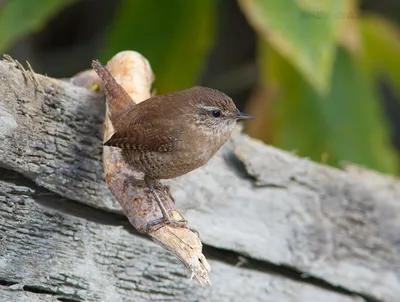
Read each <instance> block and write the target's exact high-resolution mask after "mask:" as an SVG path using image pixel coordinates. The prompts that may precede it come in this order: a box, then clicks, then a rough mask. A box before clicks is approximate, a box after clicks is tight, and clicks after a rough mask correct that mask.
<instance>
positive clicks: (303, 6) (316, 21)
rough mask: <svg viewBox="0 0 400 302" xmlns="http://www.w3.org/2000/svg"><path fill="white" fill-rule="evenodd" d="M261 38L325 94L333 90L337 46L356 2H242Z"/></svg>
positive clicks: (289, 0)
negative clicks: (332, 82)
mask: <svg viewBox="0 0 400 302" xmlns="http://www.w3.org/2000/svg"><path fill="white" fill-rule="evenodd" d="M239 2H240V3H241V6H242V8H243V11H244V12H245V14H246V16H247V19H248V20H249V22H250V23H251V24H253V26H254V28H255V29H256V30H257V31H258V33H259V35H260V36H261V37H262V38H264V40H266V41H268V42H269V43H270V45H272V46H273V47H274V48H275V49H276V50H277V51H278V52H279V53H280V54H281V55H283V56H285V57H286V59H287V60H289V61H290V62H291V63H292V64H293V65H294V66H295V67H296V68H297V69H298V70H299V71H300V73H301V74H302V75H303V76H304V77H305V78H306V79H307V81H308V82H309V83H310V84H311V85H312V86H313V87H314V88H315V89H316V90H317V91H318V92H320V93H321V94H323V93H327V92H328V90H329V83H330V76H331V71H332V64H333V59H334V57H335V49H336V43H337V41H338V40H339V38H340V37H339V36H340V31H341V29H342V25H343V24H344V21H345V20H346V18H348V17H349V16H348V14H349V13H350V11H351V9H352V7H353V5H352V2H353V0H325V1H320V0H268V1H264V0H240V1H239Z"/></svg>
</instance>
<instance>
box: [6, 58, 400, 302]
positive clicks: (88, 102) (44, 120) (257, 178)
mask: <svg viewBox="0 0 400 302" xmlns="http://www.w3.org/2000/svg"><path fill="white" fill-rule="evenodd" d="M37 78H38V80H39V81H40V83H41V85H42V86H43V88H44V91H45V92H46V95H44V94H43V93H40V92H37V91H36V90H35V87H34V85H33V84H31V83H30V82H29V81H25V80H24V77H23V75H22V74H21V71H19V70H17V69H15V68H14V67H12V66H11V65H9V64H6V63H4V62H0V94H1V95H2V99H1V101H0V139H1V140H2V144H1V145H0V166H1V167H4V168H7V169H9V170H12V171H17V172H18V173H20V174H21V175H23V176H25V177H26V178H28V179H31V180H33V181H34V182H35V184H36V185H37V186H38V187H40V188H46V189H48V190H49V191H51V192H54V193H56V194H58V198H54V199H53V200H52V201H51V202H49V204H52V203H54V204H57V203H61V202H62V200H63V198H64V199H71V200H75V201H77V202H78V203H80V204H86V205H88V206H89V207H87V211H95V209H93V208H97V209H100V210H99V212H104V213H107V212H115V213H122V212H121V209H120V207H119V206H118V205H117V203H116V202H115V201H114V200H113V198H112V196H111V194H110V193H109V191H108V189H107V187H106V186H105V183H104V179H103V171H102V166H101V162H100V160H101V127H102V126H101V125H102V122H103V116H104V109H103V108H104V102H103V100H102V97H101V96H99V95H98V94H95V93H92V92H89V91H88V90H86V89H83V88H78V87H74V86H72V85H70V84H68V83H64V82H60V81H57V80H53V79H49V78H45V77H41V76H37ZM2 171H3V172H4V171H7V170H2ZM0 173H1V172H0ZM4 173H6V172H4ZM7 173H8V172H7ZM166 183H168V184H170V185H171V192H172V194H173V196H174V197H175V199H176V203H177V205H178V208H179V209H180V210H181V213H182V214H184V216H185V218H187V219H188V220H189V222H190V225H191V226H193V227H195V228H196V229H197V230H198V231H199V233H200V235H201V239H202V241H203V243H204V244H205V245H207V246H208V247H209V248H211V249H213V248H216V249H223V250H229V251H233V252H235V253H238V254H241V255H244V256H245V257H247V258H249V259H250V261H251V259H258V260H260V261H261V262H265V263H268V264H271V265H274V266H276V267H280V266H281V265H284V266H286V267H289V268H292V269H294V270H297V271H299V272H300V273H303V274H305V275H306V276H310V275H311V276H315V277H317V278H318V279H320V280H324V281H326V282H327V283H329V284H332V285H334V286H340V287H342V288H344V289H346V290H348V291H352V292H354V293H355V294H358V295H359V296H360V295H362V296H364V297H371V298H373V299H375V300H378V301H388V302H392V301H393V302H395V301H398V297H399V296H400V281H399V279H400V243H399V242H400V235H399V234H400V217H399V216H400V203H399V201H400V182H399V181H398V180H397V179H394V178H391V177H387V176H384V175H379V174H377V173H374V172H370V171H366V170H362V169H358V168H352V169H351V170H350V171H341V170H337V169H332V168H329V167H324V166H321V165H318V164H315V163H312V162H310V161H308V160H306V159H301V158H297V157H296V156H293V155H292V154H289V153H286V152H282V151H280V150H277V149H275V148H272V147H268V146H265V145H264V144H262V143H260V142H257V141H255V140H252V139H249V138H247V137H246V136H245V135H243V134H241V133H240V132H239V131H237V132H236V133H235V134H234V136H233V139H232V140H230V141H229V143H228V144H226V145H225V146H224V147H223V148H222V149H221V150H220V152H218V153H217V155H216V157H215V158H213V159H212V160H211V161H210V162H209V163H208V164H207V165H206V166H205V167H204V168H201V169H199V170H196V171H194V172H192V173H190V174H188V175H186V176H183V177H181V178H179V179H176V180H171V181H168V182H166ZM7 185H8V186H11V188H12V189H11V192H9V193H7V194H8V197H6V200H7V201H5V199H4V197H3V199H1V202H0V204H1V206H2V208H4V207H5V208H6V210H7V209H8V210H7V211H11V210H10V207H11V208H12V209H15V211H22V213H21V214H20V215H19V216H18V215H17V214H15V213H14V212H11V213H12V214H8V215H9V216H7V217H6V216H5V215H6V214H4V213H2V214H1V217H2V218H1V219H0V222H1V225H2V227H1V231H3V232H11V233H12V230H17V232H16V233H15V234H16V235H15V236H17V235H18V234H19V235H18V236H22V235H21V234H23V233H26V235H27V236H28V237H26V238H25V239H23V238H22V237H16V238H14V239H12V238H13V237H10V238H11V239H3V240H2V241H1V242H2V243H4V240H12V243H13V245H10V241H7V244H5V245H4V244H3V245H2V246H3V249H4V246H5V247H6V250H3V251H4V253H3V254H0V255H3V256H2V258H0V261H2V262H1V263H2V264H3V266H1V269H0V274H2V277H1V278H6V279H4V280H7V278H9V279H10V280H11V281H12V280H14V279H13V278H11V277H12V276H16V278H15V280H16V282H22V283H23V284H36V285H37V284H47V283H46V282H47V281H46V279H45V276H53V274H54V275H55V276H56V278H59V274H60V272H62V273H68V274H73V275H74V276H75V274H78V272H80V274H82V275H85V274H87V275H85V276H86V279H84V280H86V281H85V282H88V283H87V284H89V285H82V286H81V287H83V289H82V292H84V294H82V297H86V296H87V297H89V298H90V297H92V298H90V299H92V300H93V301H95V300H96V299H97V298H96V297H94V296H90V295H95V294H98V293H100V294H101V295H113V294H114V293H116V295H120V299H121V300H123V301H129V300H125V299H128V297H129V299H130V298H131V297H132V299H133V297H137V299H139V300H140V299H141V298H143V297H144V296H146V297H147V298H148V297H150V296H149V295H153V291H155V292H154V297H155V298H156V299H158V298H157V297H163V298H164V297H166V296H168V294H166V293H165V292H168V290H166V288H169V287H171V288H172V289H173V290H176V291H177V294H176V295H175V296H174V298H171V299H172V300H178V299H180V298H182V297H185V295H186V297H194V298H193V299H194V300H196V299H197V301H202V300H204V301H213V299H214V298H215V299H216V297H218V295H222V294H226V295H228V294H229V291H232V293H233V294H232V296H227V297H226V299H225V300H226V301H228V300H229V299H231V298H232V299H231V301H234V297H236V296H237V297H242V298H243V296H240V295H241V291H243V292H246V293H247V295H250V301H257V299H260V297H262V298H261V299H260V301H267V299H268V298H269V297H272V298H271V301H348V299H353V298H350V297H349V296H346V295H340V294H338V293H335V292H333V290H334V289H333V288H330V289H326V288H322V287H318V286H316V285H312V284H311V283H313V281H312V280H310V281H309V283H310V284H308V283H307V279H306V280H304V281H305V282H297V281H296V282H294V281H293V280H290V279H289V278H287V276H286V275H285V274H284V273H282V275H280V274H278V275H275V274H270V273H267V272H259V271H253V270H250V271H248V270H247V269H244V268H236V267H233V266H232V265H228V264H226V263H220V261H216V262H213V261H211V265H212V267H213V271H212V275H211V278H212V282H213V284H214V285H213V287H211V288H210V289H207V290H201V289H198V288H197V287H195V286H192V285H191V284H192V283H190V281H189V280H187V277H186V275H185V274H184V268H183V266H181V265H179V263H178V261H177V260H175V259H174V258H173V257H172V256H170V255H169V254H168V253H167V252H165V251H163V250H162V249H161V248H159V247H157V246H155V245H154V244H153V243H151V242H150V241H147V240H145V239H143V238H142V237H139V236H137V235H136V234H132V233H131V232H129V231H127V230H126V229H122V228H121V227H118V226H117V225H118V223H116V224H117V225H115V223H114V224H113V225H108V224H107V223H103V222H101V221H95V222H90V221H87V219H86V218H76V217H75V218H74V217H71V215H70V214H66V213H65V212H66V210H65V209H62V210H59V211H57V212H56V214H54V215H55V216H56V217H58V218H52V217H53V216H52V215H53V214H47V216H49V217H48V218H46V217H47V216H46V214H45V213H47V210H46V207H47V206H46V207H43V206H42V204H43V200H44V197H43V196H40V197H39V196H38V197H35V198H32V197H27V198H28V199H29V200H30V201H29V202H27V201H26V204H25V205H24V204H20V203H21V201H19V200H20V197H21V196H22V195H28V196H29V194H30V193H27V194H21V193H18V191H17V192H16V193H13V190H15V189H14V188H13V186H14V185H15V184H13V183H12V182H11V183H10V181H8V184H7ZM3 186H4V184H3ZM27 187H28V189H29V188H30V187H31V186H27ZM30 189H31V188H30ZM24 190H26V189H24ZM0 192H1V190H0ZM9 196H11V197H9ZM10 198H11V199H12V200H14V199H15V202H14V201H11V204H12V206H10V205H9V204H10V201H9V199H10ZM24 198H25V197H24ZM27 205H29V208H28V209H26V208H25V207H26V206H27ZM77 205H78V204H72V205H71V207H75V206H77ZM2 211H4V209H3V210H2ZM13 211H14V210H13ZM52 213H53V212H52ZM16 215H17V216H16ZM108 215H111V216H112V215H114V214H108ZM78 216H79V215H78ZM106 216H107V215H106ZM118 217H119V216H118ZM121 217H122V216H121ZM117 220H118V219H117ZM4 221H5V222H4ZM19 221H22V224H18V222H19ZM44 221H46V222H47V221H49V222H48V223H43V222H44ZM52 221H53V222H52ZM60 221H61V222H60ZM122 224H123V222H122V220H121V225H122ZM63 233H67V235H65V234H63ZM68 234H70V235H68ZM46 236H47V237H46ZM42 237H44V238H42ZM6 238H9V237H8V236H6ZM27 238H28V239H29V238H30V239H29V240H28V239H27ZM75 238H76V241H75ZM49 240H50V243H51V244H50V245H49ZM119 240H120V241H121V242H120V241H119ZM31 242H34V243H32V244H33V247H32V248H30V247H29V245H30V244H31ZM58 243H60V245H58ZM124 244H125V245H124ZM120 245H121V247H120ZM142 245H143V248H142ZM88 246H89V247H90V248H88ZM133 246H134V247H135V248H133ZM96 247H98V249H99V252H98V253H97V254H96V253H95V252H93V250H94V249H95V248H96ZM139 247H140V248H139ZM86 248H88V249H89V252H88V250H86ZM10 249H11V250H10ZM107 249H108V250H107ZM119 249H121V252H122V253H124V254H127V255H128V256H127V258H128V260H126V259H125V258H124V259H123V260H118V256H114V254H117V252H116V251H117V250H119ZM107 251H109V253H110V254H111V255H112V256H110V259H108V260H107V253H108V252H107ZM24 252H25V253H26V255H25V256H23V255H22V254H21V253H24ZM135 253H138V254H137V255H136V254H135ZM12 254H14V258H13V261H14V262H8V261H11V260H10V259H11V258H7V257H10V256H4V255H12ZM38 255H39V256H40V257H39V256H38ZM96 257H98V258H96ZM123 257H125V256H123ZM129 257H130V258H129ZM135 257H136V258H135ZM53 259H57V261H58V262H60V263H62V265H61V266H59V267H57V265H58V264H57V261H56V260H54V262H52V261H53ZM59 259H62V261H61V260H59ZM82 259H84V260H85V261H83V260H82ZM96 259H100V260H96ZM132 259H133V260H132ZM119 261H121V262H119ZM97 262H99V263H97ZM102 262H105V263H106V264H102ZM128 262H129V263H128ZM4 263H5V266H4ZM7 263H8V264H7ZM10 263H12V265H11V264H10ZM17 263H19V264H18V265H17ZM149 263H153V264H149ZM23 265H26V269H25V268H24V267H23ZM146 265H149V267H150V270H151V272H152V274H155V275H156V276H158V275H157V274H161V273H159V270H158V266H157V265H160V266H161V269H160V270H161V271H163V270H164V271H169V270H170V269H171V271H172V272H173V273H172V276H171V275H170V274H168V273H165V272H163V274H167V277H165V275H162V274H161V275H162V276H163V277H160V280H161V281H160V282H161V284H159V283H158V281H157V280H158V279H157V278H155V280H151V281H148V278H147V277H145V276H143V269H144V268H146ZM152 265H154V266H152ZM175 266H176V267H175ZM4 267H7V269H8V271H7V273H5V272H6V271H5V270H4V269H3V268H4ZM37 267H39V268H40V269H41V270H40V272H39V273H38V274H36V273H35V270H36V268H37ZM114 267H118V268H119V269H120V271H118V272H121V271H122V273H121V274H122V275H121V276H122V277H121V280H125V279H128V281H127V282H128V283H129V284H130V285H127V286H126V287H128V289H125V287H124V286H122V289H119V285H118V284H119V283H118V282H120V281H119V277H118V276H119V275H118V274H117V275H116V273H114ZM174 267H175V268H174ZM53 269H54V270H53ZM25 270H27V271H28V272H27V273H24V272H25ZM80 270H82V271H83V272H82V271H80ZM115 270H116V271H117V268H115ZM78 275H79V274H78ZM125 275H128V276H127V277H126V276H125ZM176 275H178V276H176ZM253 275H254V276H253ZM18 276H19V277H18ZM79 276H80V277H79V280H82V277H81V275H79ZM243 276H244V277H243ZM246 276H252V277H249V278H254V280H258V281H257V282H256V281H254V282H255V283H254V285H250V284H252V283H251V282H249V284H248V283H246V282H248V281H246V280H248V279H246V278H247V277H246ZM68 277H70V275H68ZM117 277H118V278H117ZM245 277H246V278H245ZM60 278H61V277H60ZM71 278H72V277H71ZM113 278H117V279H113ZM241 278H242V279H241ZM91 279H93V280H91ZM164 279H168V280H170V281H168V282H167V281H165V282H167V284H168V286H167V285H162V284H164V283H163V282H164V281H163V280H164ZM219 279H221V281H217V283H215V282H216V281H215V280H219ZM31 280H33V281H34V282H33V281H31ZM87 280H89V281H87ZM115 280H117V281H115ZM132 280H136V281H132ZM171 280H172V281H171ZM52 282H53V283H54V284H57V282H60V281H57V282H56V281H54V280H53V281H52V280H50V281H49V287H50V288H51V289H52V290H53V289H54V288H55V287H56V285H54V284H53V283H52ZM74 282H75V281H73V280H72V281H71V282H70V283H72V284H74ZM121 282H122V281H121ZM135 282H138V283H139V284H142V282H144V283H145V284H147V285H146V286H147V289H146V290H145V294H143V296H141V295H142V292H143V290H142V289H141V287H140V286H138V285H137V284H136V283H135ZM236 282H238V283H236ZM281 282H283V283H281ZM67 283H68V282H67ZM70 283H68V284H70ZM78 283H79V282H78ZM122 283H123V282H122ZM0 284H1V283H0ZM82 284H84V283H82ZM110 284H112V285H110ZM238 284H239V285H240V284H247V286H248V287H249V288H250V290H249V291H247V290H246V291H245V289H243V288H242V289H241V290H239V289H236V288H239V285H238ZM69 286H70V287H72V288H73V289H74V290H77V289H76V288H75V285H69ZM252 286H253V287H252ZM67 287H68V286H67ZM105 288H107V289H109V290H107V291H105V290H104V289H105ZM158 288H161V289H160V290H158ZM163 288H164V289H163ZM287 288H289V289H288V290H287ZM0 289H1V290H2V291H4V288H2V287H0ZM162 289H163V290H162ZM135 290H136V291H137V292H138V293H137V296H132V295H133V292H134V291H135ZM258 290H260V291H258ZM104 291H105V293H104ZM305 292H307V294H306V293H305ZM0 293H1V292H0ZM7 293H8V291H7ZM121 293H122V294H121ZM213 293H214V296H212V295H213ZM61 294H62V295H64V294H65V292H62V293H61ZM69 294H70V293H69ZM279 294H280V295H283V296H278V295H279ZM85 295H86V296H85ZM158 295H159V296H158ZM302 295H303V296H302ZM311 295H315V296H314V298H315V299H314V298H312V297H313V296H311ZM103 297H106V296H103ZM152 297H153V296H152ZM168 297H169V296H168ZM223 297H224V296H223ZM297 297H302V298H304V299H300V298H299V299H297ZM305 297H307V299H305ZM329 297H333V298H329ZM89 298H88V299H89ZM224 298H225V297H224ZM329 299H333V300H329ZM334 299H336V300H334ZM0 300H1V299H0ZM189 300H190V299H189ZM194 300H193V301H194ZM223 300H224V299H222V300H218V301H223ZM99 301H100V300H99ZM116 301H117V300H116ZM136 301H138V300H136ZM371 301H372V300H371Z"/></svg>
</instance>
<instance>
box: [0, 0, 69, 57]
mask: <svg viewBox="0 0 400 302" xmlns="http://www.w3.org/2000/svg"><path fill="white" fill-rule="evenodd" d="M72 2H74V0H56V1H54V0H35V1H29V0H8V1H7V2H6V3H5V4H4V5H3V6H2V7H1V8H0V52H3V51H5V50H6V49H7V48H8V47H10V46H11V44H12V43H14V42H15V41H16V40H17V39H18V38H21V37H23V36H24V35H26V34H29V33H31V32H36V31H39V30H40V29H42V27H43V26H44V25H45V24H46V22H47V21H48V20H49V19H50V18H51V17H53V16H54V15H55V14H56V13H57V12H58V11H60V10H62V9H63V8H65V7H66V6H67V5H69V4H71V3H72Z"/></svg>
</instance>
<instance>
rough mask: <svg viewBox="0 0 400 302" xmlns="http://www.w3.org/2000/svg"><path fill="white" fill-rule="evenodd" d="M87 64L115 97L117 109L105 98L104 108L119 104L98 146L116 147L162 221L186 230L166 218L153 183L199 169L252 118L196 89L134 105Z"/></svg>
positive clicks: (221, 97) (222, 97)
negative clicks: (110, 130)
mask: <svg viewBox="0 0 400 302" xmlns="http://www.w3.org/2000/svg"><path fill="white" fill-rule="evenodd" d="M92 66H93V68H94V70H95V71H96V72H97V74H98V75H99V77H100V78H101V79H102V81H103V84H104V87H105V93H106V95H107V96H110V95H111V96H113V97H114V99H115V98H117V100H116V101H114V102H118V104H119V105H118V104H113V103H110V99H112V98H110V97H108V98H107V99H108V106H109V108H110V109H112V107H113V106H114V107H115V106H120V107H121V104H124V105H123V106H125V109H124V110H121V108H118V110H119V112H122V113H120V114H115V113H114V114H113V112H112V110H110V112H111V114H110V119H111V122H112V125H113V127H114V130H115V133H114V134H113V135H112V137H111V138H110V139H109V140H108V141H107V142H105V143H104V145H106V146H113V147H118V148H121V150H122V155H123V156H124V158H125V159H126V161H127V162H128V164H129V165H131V166H132V167H133V168H135V169H137V170H139V171H142V172H144V175H145V176H144V180H145V182H146V184H147V186H148V187H149V190H150V192H151V193H152V194H153V196H154V198H155V199H156V201H157V203H158V205H159V207H160V209H161V212H162V214H163V218H162V220H161V221H162V222H166V223H168V224H170V225H171V226H174V227H187V222H186V221H185V220H179V221H177V220H174V219H172V218H171V217H170V215H169V214H168V212H167V210H166V208H165V206H164V204H163V202H162V201H161V199H160V197H159V196H158V194H157V192H156V189H157V188H158V187H159V186H160V183H159V180H160V179H170V178H175V177H178V176H181V175H184V174H186V173H188V172H191V171H193V170H195V169H197V168H199V167H201V166H203V165H204V164H205V163H206V162H208V161H209V159H210V158H211V157H213V156H214V154H215V153H216V152H217V151H218V149H220V147H221V146H222V145H223V144H224V143H225V142H226V141H227V140H228V139H229V137H230V136H231V133H232V131H233V129H234V127H235V124H236V122H237V121H238V120H240V119H248V118H254V117H252V116H250V115H247V114H245V113H242V112H240V111H239V110H238V109H237V107H236V105H235V104H234V102H233V101H232V99H231V98H230V97H228V96H227V95H226V94H224V93H222V92H220V91H218V90H215V89H211V88H206V87H199V86H196V87H193V88H190V89H186V90H182V91H177V92H172V93H167V94H163V95H157V96H153V97H151V98H149V99H147V100H145V101H143V102H141V103H139V104H134V102H133V101H132V100H131V98H130V96H129V95H128V94H127V93H126V92H125V90H124V89H123V88H122V87H121V86H120V85H119V84H117V82H116V81H115V80H114V78H113V77H112V75H111V74H110V73H109V72H108V70H107V69H106V68H105V67H104V66H102V65H101V64H100V63H99V62H98V61H93V63H92ZM129 104H130V105H129ZM118 110H116V111H118ZM158 223H159V222H157V223H155V224H158Z"/></svg>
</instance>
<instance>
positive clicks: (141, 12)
mask: <svg viewBox="0 0 400 302" xmlns="http://www.w3.org/2000/svg"><path fill="white" fill-rule="evenodd" d="M214 6H215V1H213V0H195V1H185V0H170V1H159V0H140V1H130V0H126V1H124V2H123V3H122V5H121V7H120V9H119V11H118V12H117V14H116V16H115V22H114V23H113V25H112V27H111V29H110V31H109V34H108V36H107V39H106V43H105V47H104V51H103V53H102V58H103V59H104V60H109V59H110V58H111V57H112V56H113V55H115V54H116V53H117V52H119V51H122V50H128V49H132V50H136V51H138V52H140V53H141V54H143V55H144V56H145V57H146V58H147V59H148V60H149V61H150V63H151V66H152V68H153V71H154V73H155V75H156V82H155V88H156V89H157V93H165V92H170V91H174V90H180V89H184V88H188V87H190V86H193V85H194V84H195V82H196V80H197V78H198V76H199V73H200V71H201V68H202V66H203V64H204V60H205V57H206V55H207V53H208V51H209V49H210V46H211V43H212V42H213V33H214V19H215V15H214V10H215V7H214Z"/></svg>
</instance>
